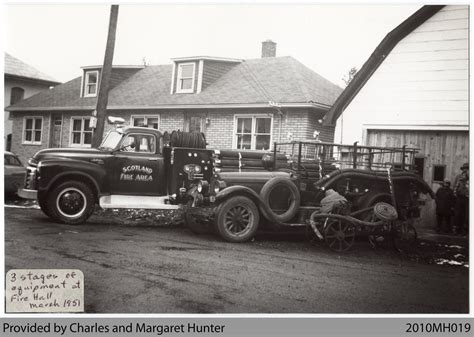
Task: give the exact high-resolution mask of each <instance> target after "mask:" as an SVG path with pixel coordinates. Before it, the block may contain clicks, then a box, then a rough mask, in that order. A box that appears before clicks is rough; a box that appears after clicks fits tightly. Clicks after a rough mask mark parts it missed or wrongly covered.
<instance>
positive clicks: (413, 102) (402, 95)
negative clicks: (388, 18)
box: [324, 5, 469, 190]
mask: <svg viewBox="0 0 474 337" xmlns="http://www.w3.org/2000/svg"><path fill="white" fill-rule="evenodd" d="M324 125H326V126H335V127H336V130H335V141H336V142H338V143H345V144H352V143H354V142H356V141H359V144H362V145H369V146H370V145H373V146H395V147H401V146H403V145H408V146H410V147H415V148H419V154H418V156H417V158H416V159H415V164H416V169H417V171H418V173H419V174H420V175H421V176H422V177H423V178H424V180H425V181H426V182H428V184H429V185H431V187H432V189H433V190H436V189H437V188H438V187H439V184H440V183H441V182H442V181H443V179H445V178H448V179H450V180H451V181H453V180H454V177H455V175H456V174H457V173H459V172H460V167H461V166H462V164H463V163H465V162H468V159H469V157H468V154H469V6H451V5H448V6H423V7H422V8H421V9H419V10H418V11H417V12H416V13H414V14H413V15H412V16H410V17H409V18H408V19H406V20H405V21H404V22H403V23H401V24H400V25H399V26H398V27H396V28H395V29H394V30H392V31H391V32H390V33H389V34H388V35H387V36H386V37H385V38H384V39H383V41H382V42H381V43H380V44H379V46H378V47H377V48H376V49H375V50H374V52H373V53H372V55H371V56H370V57H369V59H368V60H367V61H366V62H365V64H364V65H363V67H362V68H361V69H360V70H359V72H358V73H357V75H356V76H355V77H354V79H353V80H352V82H351V83H350V84H349V85H348V86H347V87H346V89H345V90H344V91H343V93H342V94H341V95H340V96H339V98H338V99H337V100H336V102H335V103H334V105H333V106H332V107H331V109H330V110H329V112H328V114H327V115H326V117H325V120H324Z"/></svg>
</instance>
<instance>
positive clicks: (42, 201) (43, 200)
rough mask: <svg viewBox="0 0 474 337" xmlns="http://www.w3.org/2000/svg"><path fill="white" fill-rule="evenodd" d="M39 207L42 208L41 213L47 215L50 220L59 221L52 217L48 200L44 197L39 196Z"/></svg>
mask: <svg viewBox="0 0 474 337" xmlns="http://www.w3.org/2000/svg"><path fill="white" fill-rule="evenodd" d="M38 205H39V207H40V208H41V211H42V212H43V213H44V214H45V215H47V216H48V217H49V218H51V219H53V220H57V219H54V218H53V217H52V216H51V213H50V212H49V208H48V199H47V198H46V197H44V196H42V197H40V196H38Z"/></svg>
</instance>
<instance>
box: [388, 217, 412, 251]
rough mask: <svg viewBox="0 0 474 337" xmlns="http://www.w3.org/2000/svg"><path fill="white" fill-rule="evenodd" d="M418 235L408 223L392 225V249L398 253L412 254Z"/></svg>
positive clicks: (398, 222) (402, 222)
mask: <svg viewBox="0 0 474 337" xmlns="http://www.w3.org/2000/svg"><path fill="white" fill-rule="evenodd" d="M417 239H418V235H417V233H416V229H415V227H414V226H413V224H412V223H411V222H410V221H408V220H407V221H397V222H395V223H392V240H393V246H394V248H395V249H396V250H397V251H398V252H400V253H412V252H413V251H414V250H415V249H416V245H417V242H418V241H417Z"/></svg>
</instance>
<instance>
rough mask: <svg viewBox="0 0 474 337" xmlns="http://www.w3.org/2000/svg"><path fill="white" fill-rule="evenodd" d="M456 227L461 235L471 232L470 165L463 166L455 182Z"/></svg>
mask: <svg viewBox="0 0 474 337" xmlns="http://www.w3.org/2000/svg"><path fill="white" fill-rule="evenodd" d="M454 194H455V196H456V203H455V205H454V225H455V226H456V230H457V232H458V233H459V234H464V233H467V232H469V164H468V163H465V164H464V165H463V166H461V173H460V174H458V175H457V176H456V178H455V180H454Z"/></svg>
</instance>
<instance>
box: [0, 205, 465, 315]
mask: <svg viewBox="0 0 474 337" xmlns="http://www.w3.org/2000/svg"><path fill="white" fill-rule="evenodd" d="M5 216H6V220H5V241H6V244H5V260H6V261H5V263H6V267H5V270H6V271H8V270H9V269H12V268H55V269H56V268H59V269H61V268H74V269H76V268H77V269H81V270H82V271H83V272H84V275H85V283H86V288H85V302H86V311H87V312H100V313H215V312H217V313H228V312H231V313H234V312H249V313H252V312H255V313H293V312H294V313H301V312H302V313H467V312H468V297H469V296H468V268H466V267H465V266H462V264H464V265H466V263H467V262H466V261H465V259H466V256H467V250H466V247H461V246H459V245H454V244H443V243H439V242H431V241H423V242H421V245H420V246H419V248H418V251H417V253H416V254H413V255H410V256H407V255H400V254H396V253H395V252H393V251H392V250H390V249H383V248H382V249H379V250H377V251H374V250H372V249H371V248H370V247H369V245H368V244H367V243H366V242H359V243H357V244H356V246H355V247H354V249H353V250H352V251H351V252H348V253H346V254H344V255H338V254H335V253H332V252H330V251H328V250H326V248H324V247H323V246H318V245H316V246H315V245H310V244H309V243H308V242H307V241H306V240H305V236H304V235H302V234H291V235H290V234H288V233H286V234H279V235H277V234H260V235H259V236H258V237H257V238H256V239H255V240H254V241H252V242H249V243H245V244H229V243H226V242H222V241H220V240H219V239H218V238H217V237H215V236H213V235H204V236H196V235H193V234H192V233H190V232H189V231H188V230H187V229H185V228H182V227H176V226H155V227H147V226H145V225H144V224H143V223H138V224H132V223H126V222H124V221H123V218H122V219H118V218H117V216H114V215H113V213H103V214H102V215H100V216H93V217H92V218H91V219H90V220H89V222H88V223H87V224H85V225H82V226H68V225H63V224H57V223H53V222H51V221H50V220H49V219H48V218H46V217H45V216H44V215H43V214H42V213H41V211H39V210H37V209H23V208H5ZM119 220H122V221H119ZM148 224H149V223H148ZM443 260H446V261H454V260H457V261H461V262H459V264H460V265H459V266H457V265H454V266H453V265H439V264H437V263H443ZM455 262H456V261H455Z"/></svg>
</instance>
